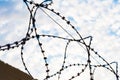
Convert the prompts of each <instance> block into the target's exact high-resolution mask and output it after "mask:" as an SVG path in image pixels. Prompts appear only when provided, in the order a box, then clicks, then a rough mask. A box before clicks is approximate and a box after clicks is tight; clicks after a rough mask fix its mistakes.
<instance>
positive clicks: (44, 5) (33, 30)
mask: <svg viewBox="0 0 120 80" xmlns="http://www.w3.org/2000/svg"><path fill="white" fill-rule="evenodd" d="M48 1H50V2H49V3H45V2H47V1H43V2H42V3H35V2H34V1H28V0H23V2H24V3H25V4H26V6H27V9H28V11H29V14H30V18H29V24H28V29H27V32H26V35H25V37H23V38H22V39H21V40H19V41H15V42H13V43H10V44H5V45H0V51H5V50H10V49H14V48H18V47H21V60H22V63H23V65H24V68H25V70H26V71H27V73H28V74H29V75H30V76H31V77H32V78H33V80H35V79H34V77H33V75H32V73H30V71H29V69H28V68H27V65H26V63H25V61H24V47H25V44H26V42H28V41H30V40H31V39H36V40H37V42H38V45H39V48H40V50H41V53H42V56H43V60H44V65H45V68H46V76H45V77H44V79H43V80H49V79H50V78H52V77H54V76H57V80H60V79H61V75H62V72H63V71H64V70H66V69H68V68H70V67H76V66H78V67H80V66H82V67H83V68H82V69H81V71H79V72H78V73H76V75H73V76H71V78H69V79H68V80H73V79H75V78H77V77H80V76H81V74H82V73H84V72H85V70H86V69H87V68H88V69H89V75H90V79H89V80H96V79H95V78H94V74H95V71H96V69H97V68H99V67H103V68H105V69H107V70H109V71H110V72H111V73H113V75H115V76H116V80H119V75H118V63H117V62H111V63H109V62H108V61H106V60H105V59H104V58H103V57H102V56H101V55H99V54H98V53H97V52H96V51H95V50H94V48H92V47H91V42H92V36H87V37H82V36H81V34H80V33H79V32H78V30H77V29H76V28H75V26H74V25H72V24H71V22H70V21H69V20H67V18H66V17H65V16H62V15H61V14H60V13H59V12H57V11H55V10H54V9H50V8H49V6H50V5H51V4H52V3H53V1H52V0H48ZM30 6H32V7H30ZM38 9H40V10H41V11H43V12H44V13H45V14H46V15H47V16H48V17H49V18H50V19H52V20H53V21H54V22H55V23H56V24H57V25H58V26H59V27H60V28H61V29H62V30H63V31H64V32H66V33H67V34H68V35H69V36H70V37H71V38H65V37H61V36H55V35H49V34H38V32H37V29H38V28H37V27H36V13H37V11H38ZM44 9H46V10H48V11H50V12H52V13H54V14H55V15H56V16H58V17H60V18H61V19H62V20H63V21H65V22H66V24H67V25H69V26H70V28H72V29H73V30H74V31H75V32H76V34H77V35H78V36H79V39H76V38H75V37H74V35H72V34H70V33H69V32H68V31H67V30H66V29H65V28H64V27H63V26H62V25H61V24H60V23H59V22H57V21H56V20H55V19H54V18H52V16H50V15H49V14H48V13H47V12H46V11H45V10H44ZM32 33H34V35H33V34H32ZM41 37H48V38H57V39H62V40H65V41H66V46H65V48H64V56H63V61H62V65H61V68H60V70H58V71H57V72H55V73H54V74H50V71H51V70H50V69H49V63H48V57H47V56H46V53H45V49H44V47H43V43H42V42H41V40H40V38H41ZM86 39H89V43H88V44H87V43H86V42H85V40H86ZM71 42H77V44H78V45H79V46H80V47H82V48H83V49H84V50H85V51H86V52H87V60H86V63H84V64H81V63H75V64H69V65H65V64H66V59H67V55H69V54H67V51H68V46H69V45H70V43H71ZM91 52H92V53H94V54H95V55H97V56H98V57H99V58H100V59H101V60H102V61H103V62H105V64H100V62H99V61H97V60H96V59H95V58H94V57H93V56H92V54H91ZM91 58H92V59H94V60H95V61H96V62H97V63H98V64H97V65H96V64H92V60H91ZM112 64H115V65H116V69H113V67H112V66H111V65H112Z"/></svg>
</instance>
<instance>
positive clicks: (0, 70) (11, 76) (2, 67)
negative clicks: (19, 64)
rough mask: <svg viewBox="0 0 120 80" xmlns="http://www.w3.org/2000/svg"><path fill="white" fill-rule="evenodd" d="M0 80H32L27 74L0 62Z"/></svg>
mask: <svg viewBox="0 0 120 80" xmlns="http://www.w3.org/2000/svg"><path fill="white" fill-rule="evenodd" d="M0 80H33V78H32V77H31V76H29V75H28V74H27V73H25V72H23V71H21V70H19V69H17V68H15V67H13V66H11V65H9V64H8V63H5V62H3V61H1V60H0Z"/></svg>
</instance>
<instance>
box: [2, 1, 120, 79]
mask: <svg viewBox="0 0 120 80" xmlns="http://www.w3.org/2000/svg"><path fill="white" fill-rule="evenodd" d="M36 1H37V0H36ZM15 4H16V5H15V7H14V8H13V10H12V11H11V10H7V12H8V11H10V14H8V13H5V12H4V11H6V9H2V12H4V14H3V13H2V12H1V13H2V15H1V16H0V17H1V18H0V24H1V26H0V30H1V31H0V39H1V40H2V41H0V45H1V44H5V43H8V42H9V43H10V42H13V41H15V40H20V39H21V38H23V37H25V33H26V31H27V27H28V26H27V25H28V21H29V20H28V19H29V12H28V11H27V8H26V7H25V4H24V3H23V2H22V1H21V2H16V3H15ZM52 7H53V8H55V9H56V10H57V11H60V12H61V14H62V15H65V16H66V18H67V17H68V16H70V17H73V19H74V20H75V22H74V21H72V23H73V24H75V26H77V27H78V26H79V27H80V29H79V32H80V33H81V34H82V35H83V36H84V37H86V36H89V35H91V36H93V42H92V47H94V49H95V50H96V51H98V53H99V54H100V55H102V56H103V57H104V58H105V59H106V60H108V61H110V62H111V61H118V62H120V60H119V56H120V55H119V52H120V50H119V47H120V45H119V43H120V26H119V22H120V20H119V19H120V11H119V9H118V8H119V7H120V6H119V5H115V4H114V5H113V3H112V0H109V1H108V0H103V1H101V0H97V1H94V0H91V1H86V2H82V1H79V0H69V1H68V0H63V1H61V0H55V1H54V4H53V5H52V6H51V8H52ZM47 13H49V14H50V15H52V16H53V17H54V19H55V20H57V21H58V22H60V23H61V25H63V26H64V28H65V29H67V30H68V31H69V32H70V33H72V35H73V36H75V38H78V36H77V35H76V33H75V32H74V31H73V30H72V29H70V28H69V27H70V26H67V25H66V24H65V22H63V21H62V20H60V18H58V17H56V16H55V15H54V14H52V13H50V12H49V11H48V12H47ZM36 20H37V28H38V30H37V32H38V33H39V34H43V33H45V34H47V33H49V34H55V35H58V36H63V37H70V36H69V35H68V34H66V33H65V32H64V31H63V30H62V29H61V28H60V27H59V26H58V25H56V24H55V23H54V22H53V21H52V20H50V19H49V18H48V17H47V16H45V14H43V12H42V11H41V10H38V12H37V15H36ZM110 31H112V32H113V33H114V34H115V35H114V34H113V33H112V34H111V33H110ZM40 40H41V42H42V43H43V49H44V50H45V54H46V55H47V56H48V62H49V63H50V69H51V70H53V71H54V72H55V71H56V70H58V69H59V67H58V66H59V65H60V64H61V62H62V60H63V57H62V56H63V54H64V49H65V45H66V41H64V40H59V39H52V38H40ZM68 48H69V51H68V54H67V56H68V55H69V56H68V57H69V58H67V59H66V60H67V63H66V64H69V63H74V62H75V61H76V62H77V61H80V62H81V63H83V62H84V61H82V60H81V59H84V60H86V57H84V56H85V55H82V54H84V52H85V51H84V50H83V48H79V45H76V43H70V45H69V47H68ZM80 49H81V50H80ZM0 53H1V55H0V59H1V60H3V61H5V62H7V63H9V64H11V65H13V66H15V67H17V68H19V69H21V70H23V71H25V70H24V68H23V65H22V63H21V61H20V49H19V50H18V49H15V50H10V52H9V51H5V52H3V51H1V52H0ZM78 53H81V54H78ZM76 55H77V57H76ZM49 56H50V57H49ZM78 56H79V57H80V59H79V58H78ZM24 57H25V62H26V64H27V66H28V67H29V68H30V71H31V73H32V74H33V75H34V76H35V77H36V78H39V79H40V80H41V79H42V78H44V75H46V74H45V67H44V61H43V59H42V53H41V52H40V49H39V48H38V45H37V42H36V40H30V41H29V42H28V43H27V44H26V45H25V49H24ZM74 57H76V58H74ZM61 58H62V60H61ZM95 58H96V56H95ZM96 59H97V58H96ZM119 66H120V64H119ZM43 68H44V69H43ZM71 70H72V71H74V69H71ZM71 70H70V71H71ZM68 71H69V70H68ZM96 71H97V70H96ZM100 71H103V72H104V70H101V69H100ZM119 71H120V68H119ZM42 72H43V73H42ZM66 72H67V70H66V71H64V72H63V73H66ZM105 72H107V71H105ZM40 73H42V75H43V76H42V77H41V76H40V75H41V74H40ZM50 73H52V72H50ZM86 73H87V72H86ZM108 73H109V72H108ZM69 74H70V75H71V74H72V73H70V72H69ZM73 74H74V73H73ZM73 74H72V75H73ZM110 75H112V74H111V73H110ZM62 76H65V75H62ZM101 76H102V77H104V74H102V75H101ZM83 77H84V76H83ZM95 77H96V79H97V80H99V78H100V76H99V75H98V74H96V75H95ZM63 78H64V79H65V78H66V79H68V76H67V77H63ZM108 78H109V77H108ZM108 78H106V80H107V79H108ZM55 79H56V78H55ZM100 79H101V78H100ZM85 80H86V79H85Z"/></svg>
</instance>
